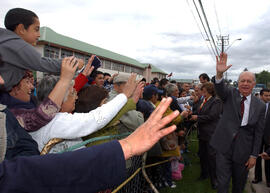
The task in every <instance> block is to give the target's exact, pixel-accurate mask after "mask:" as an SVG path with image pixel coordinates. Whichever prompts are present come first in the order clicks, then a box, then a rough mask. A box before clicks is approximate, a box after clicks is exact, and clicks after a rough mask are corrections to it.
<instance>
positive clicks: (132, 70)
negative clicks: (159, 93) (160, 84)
mask: <svg viewBox="0 0 270 193" xmlns="http://www.w3.org/2000/svg"><path fill="white" fill-rule="evenodd" d="M131 72H134V73H137V74H140V75H143V70H142V69H140V68H136V67H131Z"/></svg>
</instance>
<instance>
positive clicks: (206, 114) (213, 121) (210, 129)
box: [197, 97, 222, 141]
mask: <svg viewBox="0 0 270 193" xmlns="http://www.w3.org/2000/svg"><path fill="white" fill-rule="evenodd" d="M199 109H200V107H198V119H197V121H198V131H199V139H201V140H204V141H209V140H210V139H211V137H212V135H213V133H214V131H215V129H216V126H217V123H218V120H219V118H220V114H221V113H222V101H221V100H220V99H218V98H215V97H211V98H210V99H209V100H208V101H207V102H206V103H205V104H204V105H203V107H202V109H201V110H199Z"/></svg>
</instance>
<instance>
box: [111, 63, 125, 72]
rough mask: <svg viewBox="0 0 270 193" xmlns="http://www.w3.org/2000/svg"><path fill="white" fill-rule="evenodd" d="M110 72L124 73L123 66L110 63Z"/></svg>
mask: <svg viewBox="0 0 270 193" xmlns="http://www.w3.org/2000/svg"><path fill="white" fill-rule="evenodd" d="M112 70H115V71H118V72H124V65H123V64H118V63H114V62H112Z"/></svg>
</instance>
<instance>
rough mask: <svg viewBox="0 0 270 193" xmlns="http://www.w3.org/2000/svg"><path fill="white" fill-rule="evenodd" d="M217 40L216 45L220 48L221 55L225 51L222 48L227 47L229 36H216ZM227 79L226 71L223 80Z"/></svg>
mask: <svg viewBox="0 0 270 193" xmlns="http://www.w3.org/2000/svg"><path fill="white" fill-rule="evenodd" d="M217 39H218V41H217V45H218V46H220V47H221V49H220V50H221V53H223V52H224V50H225V49H224V47H225V46H228V45H229V39H230V38H229V35H227V36H222V35H220V36H217ZM227 79H228V74H227V71H226V72H225V80H227Z"/></svg>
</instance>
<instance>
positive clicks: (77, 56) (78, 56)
mask: <svg viewBox="0 0 270 193" xmlns="http://www.w3.org/2000/svg"><path fill="white" fill-rule="evenodd" d="M75 57H76V58H79V59H83V60H84V57H85V56H84V54H80V53H75ZM87 61H88V60H87Z"/></svg>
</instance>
